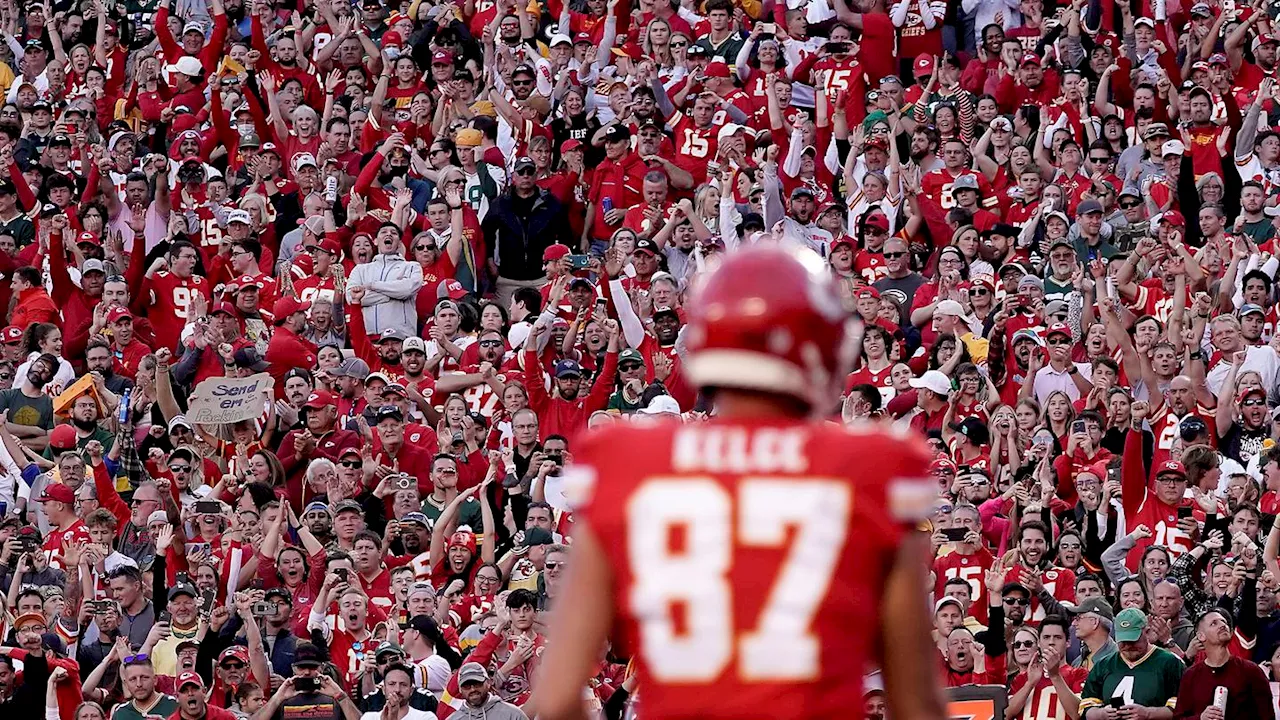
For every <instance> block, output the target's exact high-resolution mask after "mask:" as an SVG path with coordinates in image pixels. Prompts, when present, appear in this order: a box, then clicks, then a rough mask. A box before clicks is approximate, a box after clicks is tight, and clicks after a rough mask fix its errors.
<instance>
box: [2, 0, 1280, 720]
mask: <svg viewBox="0 0 1280 720" xmlns="http://www.w3.org/2000/svg"><path fill="white" fill-rule="evenodd" d="M855 3H856V4H855V5H854V6H850V5H849V3H848V0H787V1H785V2H784V1H783V0H697V1H695V0H675V1H672V0H667V1H666V2H664V1H663V0H637V1H636V2H632V1H631V0H572V1H570V2H566V1H565V0H546V2H538V1H536V0H534V1H530V2H527V3H520V2H517V1H516V0H498V1H497V2H493V1H491V0H481V1H479V2H476V0H464V2H461V3H459V2H457V1H456V0H441V1H435V0H412V1H411V2H399V3H395V4H388V3H384V2H383V1H382V0H359V2H358V3H356V4H352V3H351V2H349V1H347V0H334V1H330V0H318V1H317V2H301V1H300V2H297V3H286V2H275V1H273V0H251V2H248V3H246V2H244V0H208V2H205V1H204V0H172V1H171V0H159V2H157V0H124V2H119V3H117V2H115V1H114V0H110V1H108V0H81V1H80V2H75V1H74V0H57V1H56V2H52V3H50V4H38V3H36V2H33V3H32V4H31V5H28V6H23V7H21V8H20V7H18V6H17V4H16V3H15V2H13V0H0V35H2V36H3V42H0V89H3V90H4V94H5V97H4V101H3V105H0V280H2V282H0V307H3V308H5V310H6V312H7V316H6V317H7V321H8V324H7V326H5V327H4V328H3V330H0V518H2V519H0V596H2V598H3V599H2V600H0V610H3V613H2V614H0V642H3V644H2V645H0V708H2V709H9V708H13V709H16V710H19V711H32V712H39V713H41V716H43V717H46V718H48V720H105V718H108V717H110V718H113V719H116V720H140V719H142V718H153V717H155V716H161V717H166V718H174V719H175V720H206V719H207V720H231V718H254V720H277V719H279V720H301V719H302V718H308V719H312V720H315V719H318V718H330V717H332V718H335V720H336V719H338V718H342V719H343V720H355V719H356V718H357V717H360V716H363V717H365V718H366V720H375V719H377V720H401V719H402V718H404V719H406V720H427V719H428V718H433V717H439V718H441V719H442V720H443V718H445V717H449V716H456V717H459V718H472V717H474V718H481V717H487V718H496V719H502V718H523V717H525V714H524V712H523V711H522V710H521V709H520V708H521V706H522V705H524V704H525V703H526V702H527V701H528V700H529V698H530V696H531V694H532V693H533V692H534V691H535V690H536V687H537V673H538V669H539V662H540V658H541V656H542V653H543V650H544V649H545V647H546V628H547V622H548V613H549V611H551V610H552V608H555V607H560V606H567V607H572V605H573V603H574V598H572V597H561V595H562V593H561V592H560V590H561V588H562V586H563V583H564V577H565V573H566V568H567V566H568V564H570V563H572V558H573V544H572V538H573V513H572V507H573V498H574V493H575V484H574V482H573V472H572V463H573V446H574V443H575V441H576V439H577V437H578V436H579V435H580V434H581V433H582V432H583V431H585V430H587V429H589V428H593V427H597V426H602V425H609V424H615V423H631V422H634V423H655V422H685V423H695V422H703V421H705V420H706V419H707V418H708V417H709V416H710V415H712V414H713V413H714V408H713V407H711V406H710V404H709V403H708V402H707V401H706V400H705V398H702V397H700V396H699V393H698V390H697V387H696V386H695V385H694V384H693V383H692V382H691V381H690V379H689V377H688V373H687V372H686V370H685V368H684V365H685V344H686V341H687V340H688V338H687V337H686V333H685V332H684V330H683V328H684V323H685V320H686V313H687V310H688V309H689V305H688V303H692V302H696V297H695V295H694V292H693V291H694V288H696V286H697V283H698V282H699V279H700V278H701V277H702V276H705V275H706V274H707V273H709V272H711V271H713V270H714V268H715V267H716V266H717V265H718V264H719V262H720V261H721V259H722V258H723V257H724V256H725V254H727V253H734V252H736V251H738V250H739V249H740V248H741V247H744V246H748V245H752V244H755V243H773V242H778V243H783V244H787V245H794V246H798V247H799V248H802V249H805V251H806V252H808V251H812V252H811V253H810V255H811V256H812V257H813V258H814V260H815V262H819V260H818V258H820V262H821V263H822V265H823V267H824V270H825V272H829V273H830V274H831V276H832V278H833V279H834V280H835V282H836V283H838V287H839V290H840V297H841V300H842V302H843V308H840V309H839V310H840V311H842V312H845V313H848V315H849V316H850V318H851V320H854V321H855V322H856V324H857V325H858V326H860V328H861V331H860V332H859V333H857V335H856V337H857V342H856V343H855V344H854V347H850V348H846V349H845V350H846V351H847V352H848V354H849V360H850V363H849V370H850V372H849V375H848V377H847V380H846V381H845V382H844V391H843V393H842V394H840V395H839V396H836V395H835V394H831V395H830V396H829V397H820V398H815V399H814V404H815V406H817V407H822V408H827V409H829V413H828V418H827V419H828V420H829V421H830V422H833V423H843V424H848V425H851V426H854V425H857V424H859V423H863V422H867V421H868V420H877V419H878V420H879V421H881V422H887V423H894V424H897V425H900V426H902V427H903V428H907V429H910V430H911V431H914V432H917V433H919V434H920V435H921V437H922V438H924V439H925V440H926V441H927V442H928V443H929V444H930V445H931V446H932V447H933V449H934V450H935V451H936V453H937V457H936V460H934V462H933V465H932V472H933V474H934V476H935V477H936V481H937V488H938V499H937V502H936V504H935V506H934V513H933V518H932V520H931V522H929V523H928V524H927V527H922V528H921V533H922V534H928V535H929V536H930V537H931V539H932V543H933V549H934V555H935V557H934V560H933V565H932V567H931V568H929V569H928V570H929V572H930V573H931V575H930V579H931V585H932V594H931V596H930V597H929V598H928V602H929V605H930V610H931V612H932V617H933V619H934V637H935V640H936V642H937V649H938V654H937V664H938V669H939V677H940V678H943V679H944V681H945V684H946V685H947V687H951V688H959V687H963V686H967V685H977V686H995V687H997V688H1001V689H1003V691H1002V694H1003V695H1004V696H1006V698H1007V710H1006V712H1005V717H1007V718H1013V717H1021V718H1027V719H1028V720H1040V719H1045V720H1047V719H1050V718H1053V719H1061V718H1070V719H1071V720H1077V719H1079V718H1086V719H1087V720H1099V719H1105V720H1115V719H1124V720H1135V719H1145V718H1200V719H1201V720H1224V719H1229V720H1234V719H1236V718H1262V719H1270V718H1274V717H1275V715H1276V707H1277V706H1276V702H1277V700H1276V698H1277V697H1278V696H1280V606H1278V605H1277V591H1278V590H1280V564H1278V562H1277V555H1278V554H1280V445H1278V444H1277V440H1280V333H1277V325H1278V324H1280V293H1277V289H1276V287H1275V285H1276V273H1277V271H1278V270H1280V251H1278V250H1277V245H1278V243H1280V240H1278V239H1277V236H1278V235H1280V197H1278V195H1280V129H1278V128H1277V126H1280V84H1278V83H1277V78H1276V75H1277V63H1278V62H1280V58H1278V57H1277V51H1278V50H1280V29H1277V28H1275V23H1276V21H1275V19H1274V17H1275V16H1276V14H1277V6H1276V5H1274V4H1270V3H1264V2H1261V0H1258V1H1256V2H1253V3H1251V4H1247V5H1246V4H1245V3H1244V2H1239V1H1238V0H1215V1H1214V2H1196V3H1195V4H1188V3H1187V2H1186V1H1185V0H1142V1H1141V2H1128V1H1127V0H1123V1H1122V2H1112V1H1111V0H1072V1H1071V2H1063V3H1042V2H1039V1H1037V0H960V1H959V2H944V1H943V0H897V1H896V2H892V3H887V2H886V1H885V0H855ZM1273 33H1275V34H1273ZM793 332H798V333H799V334H800V336H801V337H799V338H797V337H794V336H793ZM803 333H804V328H798V329H797V328H786V327H779V329H778V332H777V333H776V336H774V337H771V338H770V343H771V344H777V345H778V346H779V347H789V346H791V344H792V343H795V342H797V341H803ZM773 371H774V369H773V368H770V367H756V366H753V367H744V368H743V372H751V373H762V374H767V373H770V372H773ZM761 377H767V375H761ZM263 378H270V380H271V382H270V383H266V382H265V381H263ZM791 380H792V378H785V377H778V378H777V382H778V383H779V384H782V383H787V382H790V381H791ZM819 380H820V379H817V378H815V379H814V381H813V382H812V387H813V388H819V387H822V386H823V385H824V384H825V383H823V382H820V381H819ZM237 398H238V400H237ZM233 411H236V412H238V414H233ZM619 452H625V448H619ZM868 462H869V463H874V462H875V459H874V458H868ZM606 480H607V479H606ZM695 510H696V508H695ZM922 601H923V599H922ZM629 652H631V649H630V648H626V647H625V646H624V645H622V644H619V645H616V646H614V647H612V648H611V649H610V650H609V651H607V652H605V653H604V654H602V656H601V660H600V664H599V671H598V673H597V675H596V677H595V678H594V679H593V680H592V681H591V683H590V685H589V687H587V688H585V689H584V696H585V702H587V704H588V705H589V707H590V708H591V711H592V712H593V713H594V714H595V716H597V717H599V718H609V719H610V720H614V719H616V718H621V717H623V716H625V715H628V714H629V713H631V714H636V715H638V716H639V717H643V716H644V712H643V687H637V683H636V679H635V676H634V674H632V673H631V672H629V669H628V665H627V660H628V653H629ZM863 700H864V704H865V707H863V708H856V709H853V710H852V712H854V713H855V714H856V713H857V712H864V713H865V715H866V716H867V717H871V718H884V717H885V715H884V703H883V692H882V691H880V690H877V689H875V686H874V679H872V680H871V681H870V684H869V685H868V690H867V693H866V696H865V698H863ZM775 710H776V708H775ZM24 717H37V716H36V715H30V716H24Z"/></svg>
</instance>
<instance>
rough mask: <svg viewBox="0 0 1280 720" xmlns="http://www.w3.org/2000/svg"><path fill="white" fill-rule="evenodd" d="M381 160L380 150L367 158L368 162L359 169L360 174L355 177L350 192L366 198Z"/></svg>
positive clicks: (379, 167) (380, 166) (380, 167)
mask: <svg viewBox="0 0 1280 720" xmlns="http://www.w3.org/2000/svg"><path fill="white" fill-rule="evenodd" d="M382 160H383V157H382V151H381V150H379V151H378V152H375V153H374V154H373V157H371V158H369V162H368V163H366V164H365V166H364V168H363V169H362V170H361V171H360V176H359V177H357V178H356V184H355V185H354V186H353V187H352V188H351V191H352V192H354V193H356V194H358V195H362V196H364V198H365V199H366V200H367V199H368V198H369V188H370V187H372V186H373V181H374V179H375V178H377V177H378V171H379V170H381V169H382Z"/></svg>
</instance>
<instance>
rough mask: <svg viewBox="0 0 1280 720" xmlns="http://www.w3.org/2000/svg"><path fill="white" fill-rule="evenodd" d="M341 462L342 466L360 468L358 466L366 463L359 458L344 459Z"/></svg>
mask: <svg viewBox="0 0 1280 720" xmlns="http://www.w3.org/2000/svg"><path fill="white" fill-rule="evenodd" d="M339 464H340V465H342V467H349V468H358V467H360V466H361V465H363V464H364V463H363V462H361V461H359V460H343V461H342V462H341V463H339Z"/></svg>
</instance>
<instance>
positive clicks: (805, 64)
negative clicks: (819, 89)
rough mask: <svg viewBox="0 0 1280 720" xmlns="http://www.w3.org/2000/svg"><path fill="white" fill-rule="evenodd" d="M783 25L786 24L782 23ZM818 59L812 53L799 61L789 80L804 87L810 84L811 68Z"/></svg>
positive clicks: (815, 54) (816, 55)
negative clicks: (803, 84) (800, 83)
mask: <svg viewBox="0 0 1280 720" xmlns="http://www.w3.org/2000/svg"><path fill="white" fill-rule="evenodd" d="M783 24H784V25H785V24H786V23H785V22H784V23H783ZM819 59H820V58H819V57H818V54H817V53H813V54H811V55H809V57H807V58H805V59H803V60H801V61H800V64H799V65H797V66H796V69H795V72H793V73H792V74H791V79H792V80H795V81H796V82H802V83H805V84H806V85H810V84H812V79H813V78H812V75H813V66H814V64H815V63H817V62H818V60H819Z"/></svg>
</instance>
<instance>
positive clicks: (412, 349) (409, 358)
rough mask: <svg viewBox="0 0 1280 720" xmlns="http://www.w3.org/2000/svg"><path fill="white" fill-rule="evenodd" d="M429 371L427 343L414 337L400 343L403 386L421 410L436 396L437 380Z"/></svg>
mask: <svg viewBox="0 0 1280 720" xmlns="http://www.w3.org/2000/svg"><path fill="white" fill-rule="evenodd" d="M426 369H427V343H426V341H424V340H423V339H422V338H420V337H417V336H414V337H408V338H405V339H404V342H402V343H400V370H401V371H402V372H401V378H402V384H403V385H404V387H405V391H406V392H408V394H409V397H410V398H411V399H412V400H413V401H414V404H416V405H418V407H419V408H421V407H422V406H423V405H424V404H425V405H429V404H430V403H431V398H432V396H433V395H434V394H435V386H436V379H435V378H434V377H433V376H432V375H431V374H429V373H427V372H426Z"/></svg>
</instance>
